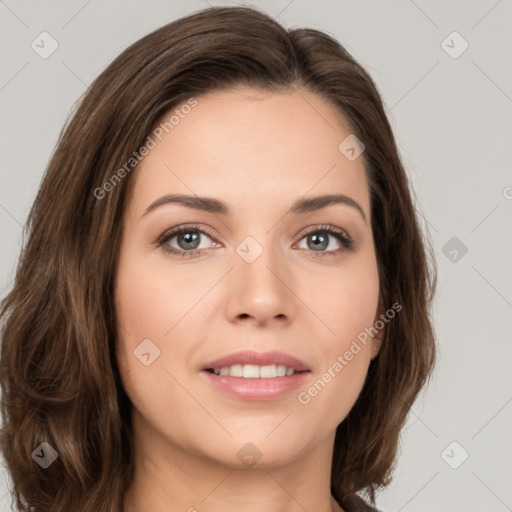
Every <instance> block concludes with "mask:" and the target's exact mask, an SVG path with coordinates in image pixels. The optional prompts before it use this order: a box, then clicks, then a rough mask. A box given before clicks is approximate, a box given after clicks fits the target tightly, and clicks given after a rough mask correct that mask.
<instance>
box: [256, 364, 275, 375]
mask: <svg viewBox="0 0 512 512" xmlns="http://www.w3.org/2000/svg"><path fill="white" fill-rule="evenodd" d="M275 377H277V372H276V365H275V364H269V365H268V366H261V367H260V379H274V378H275Z"/></svg>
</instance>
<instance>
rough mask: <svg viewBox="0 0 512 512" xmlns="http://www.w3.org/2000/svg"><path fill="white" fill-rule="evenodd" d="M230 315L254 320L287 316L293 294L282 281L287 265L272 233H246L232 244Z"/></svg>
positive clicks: (287, 277)
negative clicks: (248, 317) (244, 236)
mask: <svg viewBox="0 0 512 512" xmlns="http://www.w3.org/2000/svg"><path fill="white" fill-rule="evenodd" d="M234 257H235V261H234V269H233V273H232V276H231V279H232V287H231V290H230V294H229V300H230V308H229V309H230V314H231V315H234V316H239V315H249V316H251V317H253V318H255V319H256V320H258V321H264V320H270V319H271V318H273V317H275V316H282V315H286V316H290V315H291V308H292V302H293V301H292V297H293V294H292V293H291V292H290V290H289V288H288V286H289V285H288V286H287V285H286V284H285V283H287V281H289V280H290V276H289V272H288V268H289V267H287V265H286V262H285V260H284V257H285V255H284V254H282V251H281V247H280V246H279V244H278V243H277V241H276V239H275V237H274V236H273V235H272V232H271V231H269V232H265V231H264V230H260V231H258V234H255V235H248V236H247V237H246V238H244V239H243V240H242V241H241V242H240V243H239V244H238V246H237V247H236V254H234Z"/></svg>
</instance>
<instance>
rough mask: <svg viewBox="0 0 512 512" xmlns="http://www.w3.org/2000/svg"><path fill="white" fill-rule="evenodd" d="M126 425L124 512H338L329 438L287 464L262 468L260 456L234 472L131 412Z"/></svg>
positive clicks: (330, 439)
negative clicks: (128, 460)
mask: <svg viewBox="0 0 512 512" xmlns="http://www.w3.org/2000/svg"><path fill="white" fill-rule="evenodd" d="M132 425H133V429H134V439H135V443H134V444H135V446H134V450H135V471H134V478H133V481H132V483H131V485H130V486H129V489H128V491H127V492H126V494H125V496H124V507H123V510H124V512H144V511H146V510H151V511H152V512H185V511H186V512H203V511H206V510H207V511H208V512H230V511H233V512H235V511H237V512H238V511H239V510H244V512H261V510H265V512H304V510H315V511H316V512H343V511H342V509H341V507H339V505H338V504H337V503H336V501H335V500H334V498H333V497H332V496H331V492H330V471H331V460H332V449H333V444H334V433H333V434H332V435H330V436H328V437H326V438H325V439H324V440H322V441H321V442H320V443H319V444H316V445H315V446H314V447H312V448H311V449H310V450H309V451H307V452H305V453H302V454H300V455H298V456H296V457H294V458H292V459H290V460H288V461H275V462H272V463H270V462H268V463H267V464H266V465H262V464H260V462H261V463H262V462H263V460H264V457H262V459H261V461H259V462H258V463H257V464H256V465H255V466H254V467H240V464H236V463H232V464H231V465H230V464H229V463H227V464H226V463H222V462H219V461H218V460H216V459H213V458H209V457H208V456H206V455H204V454H203V453H197V452H196V453H194V449H193V447H183V446H179V445H177V444H175V443H173V442H172V441H171V440H169V438H163V437H161V436H159V435H158V434H157V433H155V431H154V430H150V429H149V428H148V425H147V424H145V422H144V420H143V418H142V417H141V416H140V415H139V414H138V413H137V412H136V411H134V412H133V423H132ZM149 432H151V435H147V434H148V433H149ZM187 448H188V449H187Z"/></svg>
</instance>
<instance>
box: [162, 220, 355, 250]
mask: <svg viewBox="0 0 512 512" xmlns="http://www.w3.org/2000/svg"><path fill="white" fill-rule="evenodd" d="M192 231H197V232H199V233H201V234H203V235H206V236H208V237H209V238H211V239H213V240H215V237H214V236H213V234H212V233H211V232H210V230H208V229H205V228H200V227H199V226H198V225H196V224H188V225H185V226H180V227H178V228H173V229H172V230H171V231H167V232H165V233H163V234H162V235H160V237H159V238H158V240H157V245H158V247H162V249H163V251H165V252H167V253H170V254H174V255H178V256H183V257H185V256H196V255H199V254H201V252H203V251H204V250H205V249H194V250H191V251H182V250H178V249H174V248H170V247H169V246H166V245H165V244H166V243H167V242H168V241H169V240H171V239H172V238H174V237H175V236H176V235H180V234H182V233H189V232H192ZM312 233H328V234H329V235H332V236H334V238H336V239H337V240H338V241H339V242H340V243H341V245H342V246H343V248H342V249H337V250H335V251H322V252H317V251H310V252H312V253H314V256H315V257H317V256H318V257H325V256H338V255H339V253H341V252H344V251H352V250H353V249H354V240H352V238H350V237H349V236H348V235H347V234H346V232H345V231H344V230H342V229H340V228H336V227H334V226H329V225H322V226H314V227H313V228H311V229H310V230H308V231H307V232H306V233H304V234H303V235H302V237H301V240H302V239H303V238H305V237H306V236H308V235H310V234H312Z"/></svg>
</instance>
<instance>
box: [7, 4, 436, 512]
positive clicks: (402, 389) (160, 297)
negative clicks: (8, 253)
mask: <svg viewBox="0 0 512 512" xmlns="http://www.w3.org/2000/svg"><path fill="white" fill-rule="evenodd" d="M27 231H28V236H27V240H26V243H25V246H24V248H23V251H22V254H21V258H20V262H19V266H18V269H17V275H16V280H15V283H14V287H13V289H12V291H11V292H10V293H9V294H8V296H7V297H6V298H5V299H4V301H3V303H2V309H1V316H2V320H3V324H2V354H1V364H0V379H1V380H0V382H1V386H2V415H3V426H2V430H1V438H0V441H1V448H2V452H3V456H4V459H5V461H6V466H7V469H8V471H9V472H10V475H11V478H12V481H13V496H14V499H15V501H16V507H17V510H33V511H45V512H46V511H52V512H60V511H69V510H81V511H87V512H89V511H91V512H92V511H94V512H97V511H108V512H114V511H115V512H142V511H144V510H151V511H152V512H160V511H164V510H165V511H178V510H180V511H181V510H188V511H194V510H198V511H202V510H205V511H206V510H208V511H218V510H221V509H222V510H223V511H226V510H244V511H253V510H261V509H265V510H267V511H270V512H274V511H275V512H277V511H289V512H291V511H296V510H297V511H298V510H309V511H313V510H314V511H316V512H328V511H335V510H336V511H340V510H343V511H346V512H351V511H356V510H373V508H372V507H371V506H370V505H369V504H368V503H367V502H368V501H370V502H372V504H373V505H375V494H376V491H377V490H378V489H379V488H381V487H384V486H385V485H387V484H388V483H389V481H390V477H391V470H392V467H393V463H394V461H395V456H396V451H397V443H398V438H399V433H400V430H401V428H402V426H403V425H404V422H405V420H406V416H407V413H408V411H409V409H410V407H411V405H412V404H413V402H414V400H415V398H416V396H417V394H418V393H419V391H420V390H421V388H422V387H423V386H424V385H425V383H426V382H427V380H428V377H429V375H430V374H431V371H432V368H433V364H434V359H435V335H434V332H433V328H432V323H431V319H430V305H431V301H432V297H433V292H434V288H435V281H436V277H435V265H434V263H432V265H429V262H428V258H427V256H428V255H427V252H426V247H427V243H426V242H425V240H424V238H423V236H422V234H421V231H420V228H419V223H418V220H417V217H416V214H415V209H414V206H413V202H412V200H411V191H410V189H409V184H408V180H407V176H406V173H405V171H404V168H403V166H402V163H401V161H400V157H399V154H398V151H397V147H396V144H395V141H394V137H393V134H392V130H391V127H390V125H389V123H388V120H387V118H386V115H385V113H384V109H383V105H382V101H381V99H380V97H379V94H378V92H377V89H376V87H375V85H374V83H373V81H372V80H371V78H370V76H369V75H368V74H367V73H366V72H365V71H364V69H363V68H362V67H361V66H360V65H359V64H358V63H357V62H355V60H354V59H353V58H352V57H351V56H350V55H349V54H348V53H347V52H346V50H344V48H343V47H342V46H341V45H340V44H339V43H338V42H337V41H335V40H333V39H332V38H331V37H329V36H328V35H326V34H324V33H322V32H319V31H316V30H310V29H290V30H287V29H285V28H284V27H282V26H281V25H279V24H278V23H276V21H274V20H272V19H271V18H269V17H268V16H266V15H265V14H263V13H261V12H259V11H257V10H254V9H251V8H245V7H217V8H210V9H206V10H204V11H200V12H197V13H194V14H192V15H190V16H187V17H185V18H182V19H180V20H177V21H175V22H173V23H170V24H168V25H166V26H164V27H162V28H160V29H159V30H156V31H155V32H153V33H151V34H149V35H147V36H145V37H144V38H142V39H141V40H139V41H137V42H136V43H135V44H133V45H132V46H130V47H129V48H128V49H127V50H125V51H124V52H123V53H122V54H121V55H120V56H119V57H117V58H116V59H115V61H114V62H113V63H112V64H110V65H109V66H108V68H107V69H106V70H105V71H104V72H103V73H102V74H101V75H100V76H99V77H98V78H97V79H96V81H95V82H94V83H93V84H92V86H91V87H90V89H89V90H88V91H87V93H86V94H85V96H84V98H83V99H82V101H81V104H80V106H79V107H78V109H77V110H76V112H75V113H74V115H73V117H72V119H71V120H70V122H69V123H68V125H67V127H66V128H65V130H64V132H63V134H62V136H61V139H60V141H59V143H58V146H57V148H56V150H55V152H54V154H53V156H52V159H51V162H50V164H49V167H48V169H47V171H46V173H45V176H44V179H43V181H42V184H41V187H40V190H39V192H38V195H37V197H36V200H35V202H34V205H33V207H32V209H31V211H30V214H29V218H28V222H27ZM360 495H362V496H363V497H364V498H365V500H366V501H365V500H363V498H361V497H360Z"/></svg>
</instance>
